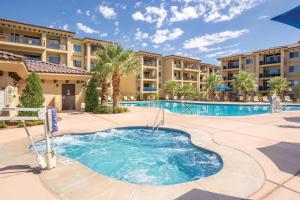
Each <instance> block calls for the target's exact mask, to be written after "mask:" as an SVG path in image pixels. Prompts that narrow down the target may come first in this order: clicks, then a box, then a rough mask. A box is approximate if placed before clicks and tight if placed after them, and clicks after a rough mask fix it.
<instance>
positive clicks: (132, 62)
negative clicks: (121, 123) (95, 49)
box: [101, 44, 141, 109]
mask: <svg viewBox="0 0 300 200" xmlns="http://www.w3.org/2000/svg"><path fill="white" fill-rule="evenodd" d="M102 51H103V52H102V53H101V55H102V57H101V63H102V66H103V68H105V69H103V70H104V71H105V73H107V74H111V75H112V86H113V108H114V109H115V108H117V107H119V106H120V82H121V77H122V76H126V75H128V74H129V73H133V72H137V71H139V69H140V68H141V64H140V62H139V60H138V59H137V57H136V56H135V53H134V51H132V50H130V49H129V50H125V49H123V47H122V46H121V45H119V44H113V45H108V46H106V47H104V49H103V50H102Z"/></svg>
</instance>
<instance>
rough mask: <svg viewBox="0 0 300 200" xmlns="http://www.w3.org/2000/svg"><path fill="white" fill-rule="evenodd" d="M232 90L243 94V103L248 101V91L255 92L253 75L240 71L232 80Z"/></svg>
mask: <svg viewBox="0 0 300 200" xmlns="http://www.w3.org/2000/svg"><path fill="white" fill-rule="evenodd" d="M233 88H234V89H235V90H236V91H241V92H242V93H243V98H244V101H247V100H248V94H249V92H250V91H256V80H255V77H254V75H253V74H251V73H249V72H247V71H241V72H240V73H239V75H237V76H235V77H234V79H233Z"/></svg>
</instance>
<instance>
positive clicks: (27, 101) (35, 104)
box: [19, 72, 45, 116]
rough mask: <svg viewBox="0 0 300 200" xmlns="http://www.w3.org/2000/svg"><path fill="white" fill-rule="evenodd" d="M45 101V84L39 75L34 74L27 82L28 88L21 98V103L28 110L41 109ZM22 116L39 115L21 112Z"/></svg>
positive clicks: (26, 87)
mask: <svg viewBox="0 0 300 200" xmlns="http://www.w3.org/2000/svg"><path fill="white" fill-rule="evenodd" d="M44 101H45V98H44V95H43V83H42V81H41V79H40V77H39V75H38V74H37V73H35V72H32V73H31V74H30V75H29V76H28V79H27V80H26V86H25V89H24V90H23V94H22V95H21V97H20V102H21V104H22V106H23V107H28V108H40V107H42V106H43V103H44ZM19 115H21V116H33V115H37V113H36V112H20V113H19Z"/></svg>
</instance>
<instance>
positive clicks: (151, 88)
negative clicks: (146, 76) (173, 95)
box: [144, 87, 158, 92]
mask: <svg viewBox="0 0 300 200" xmlns="http://www.w3.org/2000/svg"><path fill="white" fill-rule="evenodd" d="M157 90H158V88H154V87H144V91H146V92H155V91H157Z"/></svg>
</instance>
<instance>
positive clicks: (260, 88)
mask: <svg viewBox="0 0 300 200" xmlns="http://www.w3.org/2000/svg"><path fill="white" fill-rule="evenodd" d="M258 89H259V91H268V90H269V87H268V86H259V88H258Z"/></svg>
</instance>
